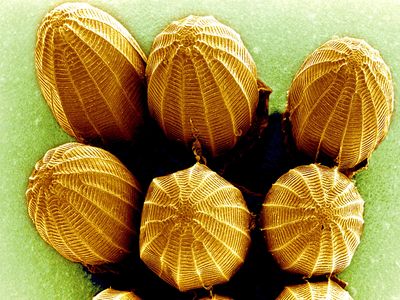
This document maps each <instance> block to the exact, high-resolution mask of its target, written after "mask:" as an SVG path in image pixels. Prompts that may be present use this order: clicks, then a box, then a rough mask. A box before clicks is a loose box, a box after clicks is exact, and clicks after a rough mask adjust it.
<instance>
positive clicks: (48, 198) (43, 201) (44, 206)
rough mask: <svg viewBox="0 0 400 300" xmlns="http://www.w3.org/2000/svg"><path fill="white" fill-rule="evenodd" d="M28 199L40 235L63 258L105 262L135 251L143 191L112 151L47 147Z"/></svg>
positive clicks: (31, 180) (74, 145)
mask: <svg viewBox="0 0 400 300" xmlns="http://www.w3.org/2000/svg"><path fill="white" fill-rule="evenodd" d="M26 197H27V202H28V213H29V216H30V218H31V219H32V221H33V223H34V225H35V227H36V229H37V230H38V232H39V234H40V236H41V237H42V238H43V239H44V240H45V241H46V242H47V243H49V244H50V245H51V246H53V247H54V248H55V249H56V250H57V251H58V252H59V253H60V254H61V255H63V256H64V257H65V258H67V259H69V260H71V261H74V262H80V263H82V264H84V265H101V264H105V263H115V262H118V261H120V260H121V259H122V258H124V257H125V256H126V255H127V254H129V253H131V252H133V250H134V244H135V241H137V237H138V233H137V226H138V225H139V222H137V220H138V217H139V216H138V207H139V203H138V201H139V199H140V198H141V191H140V187H139V183H138V182H137V180H136V179H135V177H133V175H132V174H131V173H130V172H129V171H128V170H127V169H126V168H125V167H124V166H123V165H122V163H121V162H120V161H119V160H118V159H117V158H116V157H115V156H113V155H112V154H110V153H109V152H107V151H105V150H102V149H100V148H96V147H92V146H86V145H82V144H79V143H67V144H64V145H61V146H59V147H56V148H54V149H51V150H49V151H48V152H47V153H46V154H45V156H44V157H43V159H41V160H40V161H38V162H37V163H36V166H35V169H34V170H33V172H32V175H31V176H30V178H29V183H28V189H27V191H26Z"/></svg>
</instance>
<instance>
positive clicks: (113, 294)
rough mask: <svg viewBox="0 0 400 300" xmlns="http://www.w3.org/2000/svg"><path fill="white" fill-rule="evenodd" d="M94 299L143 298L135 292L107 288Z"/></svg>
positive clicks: (124, 299) (130, 299)
mask: <svg viewBox="0 0 400 300" xmlns="http://www.w3.org/2000/svg"><path fill="white" fill-rule="evenodd" d="M93 300H141V298H139V297H138V296H136V295H135V294H134V293H133V292H128V291H118V290H114V289H112V288H108V289H105V290H103V291H101V292H100V293H98V294H97V295H96V296H95V297H93Z"/></svg>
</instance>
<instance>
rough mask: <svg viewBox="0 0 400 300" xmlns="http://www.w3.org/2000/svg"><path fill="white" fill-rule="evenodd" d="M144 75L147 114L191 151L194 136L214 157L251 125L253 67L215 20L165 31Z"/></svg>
mask: <svg viewBox="0 0 400 300" xmlns="http://www.w3.org/2000/svg"><path fill="white" fill-rule="evenodd" d="M146 75H147V78H148V104H149V110H150V113H151V114H152V115H153V117H154V118H155V119H156V120H157V122H158V123H159V124H160V126H161V128H162V129H163V131H164V133H165V134H166V135H167V136H168V137H169V138H171V139H175V140H180V141H182V142H184V143H186V144H189V145H190V143H191V142H193V139H194V135H196V136H197V137H198V139H199V141H200V143H201V144H202V146H203V147H204V148H205V149H206V150H208V151H209V152H210V153H211V154H212V155H214V156H216V155H219V154H221V153H222V152H224V151H226V150H227V149H230V148H232V147H233V146H234V145H235V144H236V142H237V140H238V138H239V136H241V135H244V134H245V133H246V132H247V131H248V129H249V127H250V125H251V124H252V122H253V120H254V114H255V109H256V106H257V103H258V88H257V71H256V66H255V63H254V61H253V59H252V57H251V55H250V53H249V52H248V51H247V49H246V48H245V46H244V45H243V42H242V41H241V39H240V36H239V34H238V33H236V32H235V31H234V30H233V29H231V28H229V27H228V26H226V25H223V24H221V23H220V22H218V21H217V20H216V19H215V18H214V17H211V16H207V17H200V16H188V17H186V18H184V19H182V20H179V21H175V22H173V23H171V24H170V25H169V26H167V28H165V29H164V31H163V32H161V33H160V34H159V35H158V36H157V37H156V38H155V40H154V42H153V46H152V49H151V53H150V56H149V61H148V65H147V68H146Z"/></svg>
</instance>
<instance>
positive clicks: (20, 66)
mask: <svg viewBox="0 0 400 300" xmlns="http://www.w3.org/2000/svg"><path fill="white" fill-rule="evenodd" d="M54 3H55V2H49V1H27V0H14V1H8V2H7V1H5V2H3V3H1V18H0V29H1V31H2V36H1V40H0V45H1V47H0V57H1V58H2V60H1V62H0V106H1V109H0V133H1V134H0V164H1V168H2V171H1V175H0V176H1V180H0V199H1V200H0V211H1V213H2V217H1V218H0V236H1V243H0V279H1V280H0V298H5V299H30V300H36V299H38V300H39V299H91V296H92V295H93V294H94V291H95V290H96V287H93V286H92V284H91V282H90V280H89V279H88V278H86V277H85V274H84V272H83V271H82V270H81V267H80V266H79V265H77V264H73V263H70V262H68V261H65V260H64V259H63V258H62V257H60V256H59V255H58V254H57V253H56V251H54V250H53V249H51V248H50V247H49V246H48V245H47V244H45V243H44V242H43V241H41V239H40V237H39V236H38V235H37V234H36V232H35V229H34V227H33V225H32V224H31V222H30V220H29V217H28V214H27V209H26V203H25V201H26V200H25V195H24V192H25V189H26V184H27V180H28V177H29V174H30V173H31V171H32V168H33V167H34V164H35V162H36V161H37V160H39V159H40V158H41V157H42V155H43V154H44V153H45V152H46V151H47V150H48V149H50V148H51V147H54V146H56V145H59V144H61V143H63V142H67V141H71V140H72V139H71V138H69V137H68V136H67V135H66V134H65V133H64V132H63V131H62V130H61V129H60V128H59V126H58V125H57V123H56V121H55V120H54V118H53V116H52V115H51V113H50V110H49V108H48V107H47V105H46V103H45V101H44V99H43V97H42V96H41V94H40V90H39V86H38V85H37V81H36V77H35V69H34V57H33V53H34V45H35V39H36V30H37V26H38V25H39V22H40V20H41V18H42V17H43V16H44V15H45V14H46V13H47V12H48V11H49V10H50V9H52V8H53V6H52V5H53V4H54ZM90 3H91V4H93V5H95V6H97V7H99V8H101V9H103V10H105V11H107V12H108V13H110V14H111V15H113V16H114V17H115V18H117V19H118V20H119V21H120V22H121V23H122V24H123V25H124V26H126V27H127V29H128V30H129V31H130V32H131V33H132V35H133V36H134V37H135V38H136V39H137V41H138V42H139V44H140V45H141V46H142V48H143V50H144V51H145V53H146V54H149V50H150V47H151V43H152V41H153V38H154V37H155V36H156V35H157V34H158V33H159V32H161V30H162V29H163V28H164V27H165V26H166V25H167V24H169V23H170V22H171V21H173V20H177V19H179V18H183V17H185V16H187V15H189V14H198V15H214V16H215V17H216V18H217V19H218V20H220V21H221V22H223V23H224V24H226V25H228V26H231V27H232V28H234V29H235V31H237V32H238V33H240V35H241V38H242V40H243V42H244V44H245V45H246V47H247V48H248V50H249V52H250V53H251V54H252V56H253V58H254V60H255V62H256V64H257V69H258V75H259V77H260V78H261V79H263V80H264V81H265V82H266V83H267V84H268V85H269V86H271V88H272V89H273V93H272V94H271V98H270V111H271V112H274V111H280V112H282V111H283V110H284V108H285V103H286V91H287V89H288V88H289V86H290V82H291V80H292V79H293V76H294V74H295V73H296V71H297V70H298V68H299V67H300V65H301V63H302V62H303V61H304V59H305V57H306V56H307V55H308V54H309V53H311V52H312V51H313V50H314V49H316V48H317V47H318V46H319V45H321V44H322V43H323V42H325V41H327V40H328V39H330V38H332V37H333V36H353V37H357V38H363V39H365V40H366V41H367V42H368V43H370V44H371V45H372V46H373V47H374V48H376V49H378V50H379V51H380V53H381V55H382V57H383V59H384V60H385V62H386V63H387V64H388V65H389V66H390V67H391V71H392V75H393V79H394V84H395V87H396V90H395V101H396V108H397V107H398V104H397V102H398V101H399V96H398V95H399V90H398V87H399V86H400V64H399V62H400V52H399V51H398V49H400V39H399V37H398V35H399V32H400V19H399V18H398V15H399V11H400V4H399V2H398V1H396V0H382V1H373V0H366V1H363V0H356V1H352V2H351V5H350V4H349V2H348V1H345V0H337V1H319V0H311V1H296V0H286V1H278V0H273V1H272V0H271V1H263V0H256V1H250V0H249V1H235V2H232V1H228V0H222V1H213V0H207V1H194V0H173V1H169V2H168V5H167V4H166V2H165V1H161V0H158V1H156V0H137V1H134V2H133V1H131V0H121V1H119V0H110V1H105V0H103V1H91V2H90ZM233 3H234V4H233ZM396 108H395V115H394V118H393V120H392V124H391V126H390V130H389V134H388V136H387V138H386V139H385V140H384V141H383V143H382V144H381V145H380V146H379V148H378V149H377V150H376V151H375V152H374V153H373V155H372V158H371V160H370V165H369V168H368V170H366V171H363V172H362V173H360V175H358V176H357V177H356V180H357V187H358V189H359V191H360V193H361V195H362V197H363V199H364V200H365V228H364V233H363V235H362V238H361V243H360V246H359V248H358V249H357V251H356V253H355V256H354V258H353V261H352V263H351V265H350V267H349V268H348V269H347V270H346V271H345V272H344V273H342V275H341V276H340V277H341V278H342V279H343V280H346V281H348V282H349V283H350V284H349V287H348V290H349V291H350V293H351V295H352V297H353V298H354V299H396V298H397V297H398V295H400V286H399V285H398V274H399V272H400V250H399V249H400V219H399V217H398V216H399V214H400V206H399V201H398V197H399V196H398V195H400V185H399V184H398V182H399V180H400V172H399V170H400V164H399V157H400V143H399V139H398V137H399V136H400V123H399V117H398V116H397V115H396V113H398V109H396Z"/></svg>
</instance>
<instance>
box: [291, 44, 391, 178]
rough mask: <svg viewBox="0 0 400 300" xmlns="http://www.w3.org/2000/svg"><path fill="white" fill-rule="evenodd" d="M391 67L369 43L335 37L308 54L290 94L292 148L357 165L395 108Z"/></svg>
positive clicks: (341, 166) (383, 132)
mask: <svg viewBox="0 0 400 300" xmlns="http://www.w3.org/2000/svg"><path fill="white" fill-rule="evenodd" d="M393 101H394V93H393V83H392V76H391V74H390V70H389V67H388V66H387V65H386V64H385V62H384V61H383V59H382V58H381V56H380V54H379V52H378V51H377V50H375V49H374V48H372V47H371V46H370V45H369V44H368V43H367V42H365V41H363V40H360V39H354V38H349V37H345V38H338V39H333V40H330V41H328V42H326V43H325V44H323V45H322V46H320V47H319V48H318V49H316V50H315V51H314V52H313V53H312V54H311V55H309V56H308V57H307V58H306V60H305V61H304V63H303V65H302V66H301V67H300V70H299V71H298V72H297V74H296V76H295V78H294V79H293V82H292V84H291V86H290V89H289V93H288V107H287V111H288V115H289V119H290V122H291V131H292V136H293V139H294V142H295V145H296V147H297V148H298V149H299V150H300V151H302V152H304V153H306V154H308V155H309V156H311V157H313V158H315V159H316V160H318V159H319V158H320V157H322V156H327V157H329V158H330V159H332V160H333V161H334V162H335V163H336V164H337V165H338V166H339V169H340V170H341V171H345V170H350V169H353V168H356V169H357V165H359V164H361V163H363V162H364V161H365V160H366V159H368V158H369V157H370V156H371V154H372V152H373V151H374V149H375V148H376V147H377V146H378V145H379V143H380V142H381V141H382V140H383V139H384V137H385V136H386V134H387V131H388V128H389V124H390V119H391V115H392V112H393Z"/></svg>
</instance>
